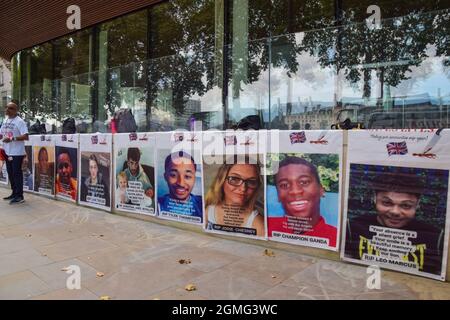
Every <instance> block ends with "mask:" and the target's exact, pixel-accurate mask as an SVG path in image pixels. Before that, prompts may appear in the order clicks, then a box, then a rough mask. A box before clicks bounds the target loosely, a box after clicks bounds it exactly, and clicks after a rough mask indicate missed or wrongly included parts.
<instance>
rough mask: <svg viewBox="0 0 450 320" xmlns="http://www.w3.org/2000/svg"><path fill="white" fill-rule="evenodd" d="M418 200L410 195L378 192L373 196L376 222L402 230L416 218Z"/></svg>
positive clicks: (415, 196)
mask: <svg viewBox="0 0 450 320" xmlns="http://www.w3.org/2000/svg"><path fill="white" fill-rule="evenodd" d="M418 204H419V198H418V197H417V195H415V194H412V193H402V192H391V191H379V192H377V193H376V195H375V208H376V209H377V212H378V217H377V220H378V222H379V223H380V224H381V225H383V226H385V227H389V228H397V229H399V228H403V227H405V226H406V225H407V224H408V223H409V222H410V221H411V220H413V219H414V218H415V217H416V210H417V206H418Z"/></svg>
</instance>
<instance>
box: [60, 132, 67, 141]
mask: <svg viewBox="0 0 450 320" xmlns="http://www.w3.org/2000/svg"><path fill="white" fill-rule="evenodd" d="M61 141H64V142H65V141H67V136H66V135H65V134H63V135H62V136H61Z"/></svg>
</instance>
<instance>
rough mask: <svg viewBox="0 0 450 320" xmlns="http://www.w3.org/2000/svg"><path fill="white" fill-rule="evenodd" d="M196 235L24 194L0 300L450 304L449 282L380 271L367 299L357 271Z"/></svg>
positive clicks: (7, 211) (6, 223)
mask: <svg viewBox="0 0 450 320" xmlns="http://www.w3.org/2000/svg"><path fill="white" fill-rule="evenodd" d="M7 194H8V190H7V189H5V188H0V197H4V196H6V195H7ZM0 201H1V200H0ZM193 229H196V228H190V229H189V230H183V229H180V228H176V227H172V226H167V225H162V224H158V223H155V222H149V221H143V220H138V219H133V218H130V217H124V216H120V215H115V214H109V213H106V212H103V211H99V210H94V209H89V208H85V207H80V206H75V205H73V204H69V203H65V202H61V201H55V200H51V199H47V198H43V197H38V196H36V195H31V194H27V195H26V202H25V204H23V205H18V206H10V205H9V204H8V203H7V202H3V201H2V202H0V299H73V300H77V299H99V298H100V297H101V296H104V295H107V296H109V297H111V298H112V299H150V300H152V299H178V300H193V299H199V300H202V299H257V300H277V299H295V300H304V299H308V300H317V299H330V300H334V299H345V300H357V299H368V300H369V299H395V300H397V299H401V300H404V299H450V284H449V283H442V282H439V281H435V280H430V279H426V278H421V277H415V276H411V275H407V274H402V273H398V272H391V271H383V272H382V281H381V290H369V289H367V287H366V279H367V274H366V268H365V267H363V266H359V265H353V264H348V263H343V262H339V261H333V260H326V259H322V258H317V257H312V256H307V255H304V254H299V253H296V252H292V251H290V252H288V251H283V250H281V249H280V250H278V249H273V250H274V252H275V256H273V257H269V256H266V255H264V249H265V248H267V245H268V243H267V242H265V241H260V242H255V243H248V241H247V242H246V241H244V240H242V239H236V240H234V239H230V238H224V237H221V236H213V235H210V234H204V233H201V229H200V228H198V229H199V232H195V230H193ZM180 259H185V260H187V259H189V260H190V263H188V264H180V263H179V260H180ZM69 265H78V266H79V267H80V269H81V289H80V290H68V289H67V288H66V287H65V284H66V281H67V278H68V277H69V275H68V274H67V273H66V272H64V271H63V270H62V269H64V268H65V267H68V266H69ZM187 284H194V285H195V286H196V288H197V290H196V291H192V292H188V291H186V290H185V289H184V288H185V286H186V285H187Z"/></svg>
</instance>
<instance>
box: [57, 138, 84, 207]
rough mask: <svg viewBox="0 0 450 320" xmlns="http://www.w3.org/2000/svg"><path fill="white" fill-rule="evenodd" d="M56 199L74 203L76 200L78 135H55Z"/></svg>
mask: <svg viewBox="0 0 450 320" xmlns="http://www.w3.org/2000/svg"><path fill="white" fill-rule="evenodd" d="M54 137H55V153H56V179H55V193H56V198H58V199H61V200H67V201H70V202H76V201H77V199H78V142H79V141H78V140H79V135H78V134H60V135H55V136H54Z"/></svg>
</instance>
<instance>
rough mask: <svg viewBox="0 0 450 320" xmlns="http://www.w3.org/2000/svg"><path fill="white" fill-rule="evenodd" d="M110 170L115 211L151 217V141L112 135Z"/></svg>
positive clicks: (137, 136) (131, 135) (148, 136)
mask: <svg viewBox="0 0 450 320" xmlns="http://www.w3.org/2000/svg"><path fill="white" fill-rule="evenodd" d="M114 168H115V174H114V182H115V183H114V188H115V197H114V199H115V208H116V209H117V210H119V211H126V212H132V213H141V214H146V215H155V213H156V210H155V137H154V136H152V135H151V134H149V133H123V134H115V135H114Z"/></svg>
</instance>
